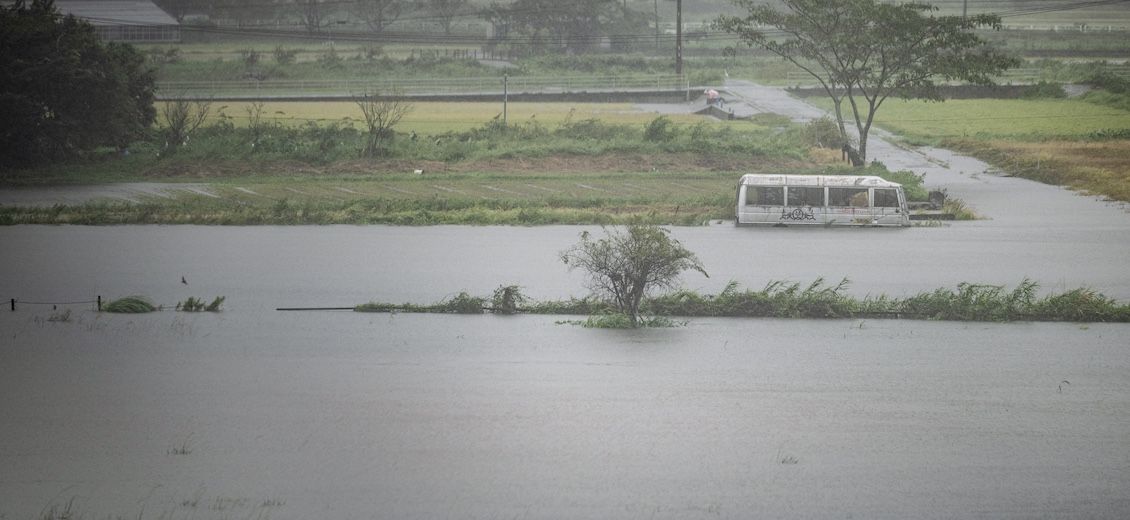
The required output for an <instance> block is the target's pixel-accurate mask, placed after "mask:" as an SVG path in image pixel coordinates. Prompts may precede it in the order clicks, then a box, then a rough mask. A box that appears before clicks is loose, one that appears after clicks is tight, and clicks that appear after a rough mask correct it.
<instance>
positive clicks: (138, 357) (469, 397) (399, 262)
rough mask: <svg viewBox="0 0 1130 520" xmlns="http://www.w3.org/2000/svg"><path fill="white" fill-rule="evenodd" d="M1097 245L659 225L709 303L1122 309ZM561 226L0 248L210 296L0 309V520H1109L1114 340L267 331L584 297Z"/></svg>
mask: <svg viewBox="0 0 1130 520" xmlns="http://www.w3.org/2000/svg"><path fill="white" fill-rule="evenodd" d="M1076 198H1078V199H1079V200H1087V199H1084V198H1081V197H1076ZM1089 202H1090V204H1092V205H1093V206H1095V205H1097V206H1099V207H1100V208H1105V207H1104V206H1102V205H1101V204H1098V203H1095V202H1093V201H1089ZM1107 210H1109V208H1107ZM1104 211H1105V210H1104ZM1113 214H1114V215H1122V213H1121V212H1120V211H1118V210H1114V211H1113ZM1117 223H1118V222H1117V221H1115V222H1114V223H1108V224H1107V225H1101V226H1090V227H1081V228H1076V229H1074V230H1072V229H1068V226H1066V225H1064V226H1061V227H1059V228H1056V229H1046V230H1031V229H1029V228H1026V227H1024V226H1018V225H1013V224H1010V223H1009V221H1008V220H1007V219H1001V220H990V221H981V222H974V223H957V224H954V225H951V226H946V227H937V228H909V229H811V230H810V229H799V230H798V229H751V228H734V227H733V226H731V225H714V226H709V227H702V228H678V229H675V230H674V233H675V235H676V237H677V238H679V239H680V240H681V241H683V243H684V244H686V245H687V246H688V247H689V248H690V249H692V250H693V251H696V252H697V253H698V254H699V255H700V257H701V258H702V260H703V263H704V264H705V265H706V267H707V270H708V271H709V272H710V274H711V276H712V277H711V278H709V279H707V278H704V277H702V276H701V275H698V274H694V275H688V276H686V277H685V280H684V286H686V287H691V288H699V289H701V290H704V291H708V292H716V291H718V290H720V289H721V287H723V286H724V285H725V283H726V282H727V281H729V280H731V279H733V280H736V281H738V282H739V283H741V284H742V285H744V286H748V287H755V288H760V287H761V286H762V285H764V284H765V283H766V282H767V281H769V280H773V279H790V280H796V281H802V282H807V281H809V280H812V279H813V278H815V277H816V276H824V277H826V278H828V279H830V280H838V279H839V278H840V277H843V276H847V277H849V278H851V279H852V280H853V286H852V288H853V289H852V290H853V292H854V293H857V294H861V295H862V294H867V293H871V294H875V293H879V292H885V293H888V294H891V295H903V294H908V293H914V292H917V291H921V290H932V289H934V288H937V287H942V286H952V285H953V284H956V283H957V282H960V281H976V282H986V283H1008V284H1014V283H1015V282H1017V281H1019V280H1020V279H1022V278H1023V277H1024V276H1029V277H1031V278H1032V279H1034V280H1037V281H1040V282H1043V283H1045V284H1050V285H1053V286H1054V287H1045V288H1046V289H1051V290H1058V289H1062V288H1064V287H1066V288H1073V287H1077V286H1079V285H1088V286H1092V287H1095V288H1097V289H1100V290H1102V291H1104V292H1106V293H1107V294H1109V295H1111V296H1114V297H1117V298H1119V299H1123V300H1125V299H1126V298H1128V297H1130V282H1128V280H1127V277H1126V276H1125V271H1124V265H1125V258H1127V257H1128V255H1127V253H1130V250H1128V249H1127V248H1128V247H1130V245H1128V244H1130V240H1127V236H1126V233H1127V231H1126V229H1127V228H1130V226H1126V225H1125V223H1122V224H1121V225H1115V224H1117ZM583 229H586V228H579V227H567V226H554V227H537V228H516V227H482V228H468V227H427V228H400V227H382V226H371V227H360V226H328V227H254V228H244V227H197V226H142V227H136V226H123V227H66V226H64V227H38V226H18V227H9V228H0V243H3V244H4V247H3V248H0V265H4V266H6V268H5V269H4V270H3V272H2V273H0V289H2V290H0V297H4V298H5V300H6V299H8V298H11V297H15V298H18V299H19V300H21V301H25V302H29V301H41V302H63V301H86V300H90V299H92V297H93V295H102V296H103V297H104V298H116V297H120V296H123V295H128V294H144V295H148V296H150V297H151V298H153V299H154V300H156V301H157V302H158V303H164V304H173V303H175V302H176V301H179V300H183V299H184V298H185V297H187V296H197V297H202V298H205V299H210V298H212V297H214V296H218V295H224V296H226V297H227V303H226V304H225V309H226V310H225V312H223V313H221V314H201V315H190V314H184V313H175V312H169V311H166V312H160V313H154V314H149V315H141V316H126V315H99V314H98V313H94V312H91V311H90V310H88V309H89V308H90V307H91V306H90V305H89V304H75V305H69V306H60V309H59V310H55V311H53V310H51V308H50V307H49V306H42V305H27V304H20V305H19V306H18V308H17V311H16V312H11V311H7V310H5V311H3V312H0V331H2V332H0V345H3V346H2V347H0V417H3V421H0V518H3V519H5V520H7V519H18V518H31V517H35V516H37V515H39V514H40V513H42V512H44V511H46V510H49V509H50V508H51V507H56V508H62V507H65V506H66V504H67V503H68V502H70V503H72V505H71V507H72V510H73V511H75V512H76V513H78V514H83V515H85V516H86V517H95V518H102V517H122V518H136V517H138V516H139V515H140V516H142V517H143V518H276V519H278V518H331V517H332V518H437V517H438V518H547V517H548V518H610V517H626V518H749V517H808V518H812V517H821V518H848V517H851V518H930V517H961V518H964V517H983V518H1010V517H1011V518H1030V517H1056V518H1063V517H1077V518H1125V517H1126V516H1127V515H1130V500H1128V499H1127V497H1128V496H1130V495H1128V494H1127V493H1126V490H1128V489H1130V353H1128V352H1127V349H1126V347H1127V340H1126V338H1127V336H1128V333H1130V328H1127V326H1126V325H1103V324H1090V325H1080V324H1028V323H1021V324H979V323H976V324H975V323H969V324H967V323H933V322H921V321H893V320H867V321H857V320H842V321H841V320H838V321H808V320H793V321H790V320H759V319H729V320H728V319H695V320H692V321H690V323H688V325H687V326H686V327H682V328H675V329H664V330H644V331H609V330H590V329H584V328H580V327H576V326H572V325H563V324H557V323H555V322H556V321H557V320H561V319H565V318H564V317H547V316H516V317H500V316H490V315H484V316H430V315H408V314H394V315H389V314H357V313H352V312H279V311H275V310H274V308H275V307H291V306H351V305H354V304H357V303H361V302H365V301H370V300H379V301H392V302H400V301H412V302H432V301H437V300H439V299H442V298H445V297H450V296H452V295H454V294H456V293H457V292H459V291H463V290H466V291H469V292H471V293H472V294H479V295H486V294H489V293H490V291H492V290H493V289H494V288H495V287H497V286H498V285H501V284H519V285H522V286H523V287H524V288H525V292H526V293H527V294H529V295H531V296H533V297H535V298H539V299H548V298H565V297H568V296H570V295H573V296H583V295H584V294H585V291H584V289H583V279H582V277H581V276H580V275H579V274H578V273H569V272H568V271H567V270H566V268H565V266H564V265H563V264H561V263H560V261H558V260H557V259H556V254H557V252H559V251H560V250H562V249H565V248H567V247H568V246H569V245H571V244H572V243H574V242H575V241H576V239H577V235H578V233H579V232H580V231H582V230H583ZM589 229H591V228H589ZM591 230H593V231H597V232H599V229H591ZM182 276H183V277H184V278H185V281H186V282H188V283H187V285H186V284H182V283H181V277H182ZM1060 285H1062V286H1063V287H1060ZM65 308H70V309H72V314H71V316H70V319H69V321H62V322H53V321H48V318H50V317H51V316H52V315H53V314H57V313H59V312H61V311H62V310H63V309H65Z"/></svg>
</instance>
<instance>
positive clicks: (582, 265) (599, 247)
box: [560, 224, 707, 326]
mask: <svg viewBox="0 0 1130 520" xmlns="http://www.w3.org/2000/svg"><path fill="white" fill-rule="evenodd" d="M560 256H561V261H563V262H565V264H566V265H568V266H569V269H570V270H573V269H581V270H583V271H585V272H586V273H587V274H588V276H589V282H588V285H589V289H591V290H592V291H593V292H594V293H596V294H598V295H602V296H604V297H605V298H608V299H609V301H610V303H612V305H613V306H615V307H616V309H617V310H619V311H620V312H621V313H623V314H626V315H627V316H629V317H630V318H631V322H632V324H633V326H635V325H638V323H639V317H640V301H641V300H642V299H643V297H644V296H645V295H646V294H647V293H648V292H649V291H651V290H653V289H655V288H670V287H673V286H674V284H675V282H676V280H677V279H678V277H679V275H680V274H681V273H682V272H683V271H687V270H694V271H698V272H700V273H702V274H703V275H704V276H707V274H706V270H705V269H703V267H702V264H701V262H699V260H698V257H696V256H695V254H694V253H692V252H691V251H689V250H687V249H686V248H684V247H683V245H682V244H681V243H679V241H678V240H676V239H674V238H671V237H670V231H668V230H666V229H663V228H660V227H657V226H653V225H643V224H630V225H628V226H627V228H626V229H623V230H615V229H614V230H609V229H607V228H605V238H601V239H598V240H593V239H592V238H590V235H589V233H588V232H587V231H586V232H584V233H581V241H580V242H579V243H577V244H576V245H574V246H573V247H572V248H570V249H567V250H565V251H563V252H562V253H561V255H560Z"/></svg>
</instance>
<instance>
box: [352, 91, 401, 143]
mask: <svg viewBox="0 0 1130 520" xmlns="http://www.w3.org/2000/svg"><path fill="white" fill-rule="evenodd" d="M354 101H355V102H356V103H357V106H358V107H360V108H361V114H362V115H363V116H364V118H365V120H364V123H365V130H366V132H365V147H364V148H363V149H362V151H361V155H362V156H363V157H378V156H381V155H384V154H385V153H386V148H387V145H388V142H389V141H391V140H392V138H393V136H394V135H395V133H394V132H393V130H392V129H393V127H395V126H396V124H397V123H399V122H400V120H401V119H403V118H404V116H405V115H406V114H407V113H408V112H411V111H412V104H411V103H408V102H406V101H404V100H403V99H402V98H401V97H400V96H397V95H390V96H382V95H381V94H380V93H379V92H373V91H368V92H365V93H363V94H361V95H359V96H356V97H355V98H354Z"/></svg>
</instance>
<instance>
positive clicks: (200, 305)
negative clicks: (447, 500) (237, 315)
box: [176, 296, 224, 312]
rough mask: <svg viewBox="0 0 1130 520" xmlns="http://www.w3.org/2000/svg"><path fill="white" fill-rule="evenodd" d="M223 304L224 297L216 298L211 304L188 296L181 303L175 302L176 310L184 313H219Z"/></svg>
mask: <svg viewBox="0 0 1130 520" xmlns="http://www.w3.org/2000/svg"><path fill="white" fill-rule="evenodd" d="M223 304H224V297H223V296H217V297H216V298H215V299H213V300H212V302H211V303H207V304H205V303H204V300H201V299H199V298H196V297H194V296H189V297H188V299H186V300H184V301H183V302H177V307H176V309H177V310H178V311H184V312H220V306H222V305H223Z"/></svg>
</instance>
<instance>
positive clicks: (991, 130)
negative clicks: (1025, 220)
mask: <svg viewBox="0 0 1130 520" xmlns="http://www.w3.org/2000/svg"><path fill="white" fill-rule="evenodd" d="M877 121H878V122H877V124H878V125H879V126H881V127H883V128H886V129H888V130H891V131H893V132H895V133H896V134H898V135H900V136H902V137H903V138H905V139H906V140H907V141H909V142H911V143H915V144H930V145H935V146H942V147H945V148H951V149H955V150H958V151H961V152H964V153H968V154H971V155H974V156H976V157H978V158H980V159H982V160H984V161H986V162H989V163H990V164H992V165H993V166H995V167H996V168H997V169H999V170H1001V171H1005V172H1008V173H1009V174H1011V175H1016V176H1020V177H1025V178H1029V179H1033V180H1038V181H1040V182H1045V183H1048V184H1057V185H1064V186H1069V187H1072V188H1074V189H1078V190H1081V191H1084V192H1088V193H1093V194H1097V195H1102V196H1105V197H1108V198H1110V199H1113V200H1120V201H1128V202H1130V139H1128V138H1127V136H1130V112H1128V111H1126V110H1121V109H1118V108H1111V107H1108V106H1104V105H1099V104H1095V103H1089V102H1086V101H1082V100H1068V99H1041V100H1001V99H981V100H949V101H946V102H944V103H925V102H920V101H907V102H904V101H899V100H894V101H890V102H888V103H887V104H884V105H883V107H882V108H881V109H880V111H879V114H878V118H877Z"/></svg>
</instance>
